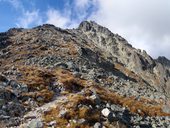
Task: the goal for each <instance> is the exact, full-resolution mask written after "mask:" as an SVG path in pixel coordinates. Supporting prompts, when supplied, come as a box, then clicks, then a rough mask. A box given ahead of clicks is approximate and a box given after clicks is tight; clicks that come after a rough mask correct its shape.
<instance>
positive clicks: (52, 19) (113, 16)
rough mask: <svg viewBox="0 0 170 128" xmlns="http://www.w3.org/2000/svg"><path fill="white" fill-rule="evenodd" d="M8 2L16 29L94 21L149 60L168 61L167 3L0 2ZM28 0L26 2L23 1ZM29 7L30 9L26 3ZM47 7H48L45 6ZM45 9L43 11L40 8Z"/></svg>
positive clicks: (161, 0) (154, 0)
mask: <svg viewBox="0 0 170 128" xmlns="http://www.w3.org/2000/svg"><path fill="white" fill-rule="evenodd" d="M2 1H3V2H8V3H10V5H11V6H12V7H13V8H15V9H16V10H18V11H21V15H19V17H17V18H16V19H17V20H16V21H17V22H16V25H17V26H18V27H25V28H29V27H33V26H36V25H39V24H43V23H49V24H53V25H55V26H57V27H62V28H75V27H77V26H78V25H79V23H80V22H82V21H83V20H93V21H96V22H97V23H99V24H101V25H103V26H105V27H107V28H109V29H110V30H111V31H112V32H113V33H118V34H119V35H121V36H122V37H124V38H125V39H126V40H128V41H129V43H130V44H132V45H133V46H134V47H136V48H139V49H143V50H146V51H147V52H148V53H149V54H150V55H151V56H152V57H154V58H156V57H158V56H166V57H168V58H169V59H170V54H169V48H170V30H169V28H170V15H169V12H170V1H169V0H149V1H148V0H57V1H54V5H53V4H50V3H51V2H48V1H45V2H46V4H47V5H45V4H43V5H41V6H39V5H36V2H37V1H39V4H42V2H41V1H40V0H37V1H36V2H35V1H33V0H30V1H29V2H27V4H26V3H25V4H23V2H24V1H21V0H0V2H2ZM25 1H27V0H25ZM31 2H32V3H33V5H35V6H32V5H31V4H30V5H29V6H32V7H29V8H26V7H25V6H26V5H27V6H28V3H31ZM48 4H49V5H48ZM42 6H46V7H45V8H43V9H42V8H41V7H42Z"/></svg>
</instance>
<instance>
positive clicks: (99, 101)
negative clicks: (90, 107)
mask: <svg viewBox="0 0 170 128" xmlns="http://www.w3.org/2000/svg"><path fill="white" fill-rule="evenodd" d="M90 98H91V99H92V100H94V102H95V103H96V104H100V103H101V100H100V97H99V96H98V95H97V94H93V95H91V96H90Z"/></svg>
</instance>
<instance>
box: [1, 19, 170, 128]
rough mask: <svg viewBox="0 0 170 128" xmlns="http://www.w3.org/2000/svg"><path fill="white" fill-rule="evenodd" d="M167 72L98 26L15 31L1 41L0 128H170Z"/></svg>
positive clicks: (166, 67)
mask: <svg viewBox="0 0 170 128" xmlns="http://www.w3.org/2000/svg"><path fill="white" fill-rule="evenodd" d="M169 70H170V68H169V60H167V59H165V58H158V59H157V60H154V59H152V58H151V57H150V56H149V55H148V54H147V53H146V52H145V51H140V50H137V49H135V48H133V47H132V46H131V45H130V44H129V43H128V42H127V41H126V40H125V39H124V38H122V37H121V36H119V35H118V34H113V33H112V32H111V31H109V30H108V29H107V28H105V27H102V26H100V25H98V24H97V23H95V22H92V21H90V22H88V21H84V22H82V23H81V24H80V25H79V27H78V28H77V29H61V28H58V27H55V26H53V25H49V24H45V25H42V26H38V27H35V28H32V29H18V28H14V29H10V30H9V31H7V32H5V33H1V34H0V72H1V74H0V114H1V116H0V124H2V123H4V125H6V126H7V127H14V126H18V127H35V126H37V127H71V128H72V127H73V128H75V127H102V126H105V127H110V128H113V127H119V126H122V127H163V128H164V127H165V128H166V127H167V126H168V125H170V123H169V122H170V118H169V117H168V116H169V115H170V109H169V108H170V107H169V106H170V105H169V101H170V100H169V99H168V98H169V97H168V96H169V95H170V94H168V92H170V91H169V90H170V83H169V81H170V80H169ZM10 110H13V111H10ZM106 110H107V111H106ZM153 122H154V123H153ZM0 127H2V126H0Z"/></svg>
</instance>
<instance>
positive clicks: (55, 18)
mask: <svg viewBox="0 0 170 128" xmlns="http://www.w3.org/2000/svg"><path fill="white" fill-rule="evenodd" d="M46 15H47V21H46V23H48V24H53V25H55V26H57V27H63V28H66V27H67V26H68V24H69V22H70V18H69V16H64V15H62V13H60V12H59V11H58V10H55V9H49V10H48V11H47V14H46Z"/></svg>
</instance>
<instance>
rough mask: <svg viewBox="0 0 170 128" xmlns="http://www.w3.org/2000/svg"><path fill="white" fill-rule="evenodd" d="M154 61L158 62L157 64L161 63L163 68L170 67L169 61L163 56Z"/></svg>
mask: <svg viewBox="0 0 170 128" xmlns="http://www.w3.org/2000/svg"><path fill="white" fill-rule="evenodd" d="M156 61H158V62H159V63H161V64H162V65H164V66H168V67H170V60H168V59H167V58H166V57H164V56H159V57H158V58H157V59H156Z"/></svg>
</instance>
